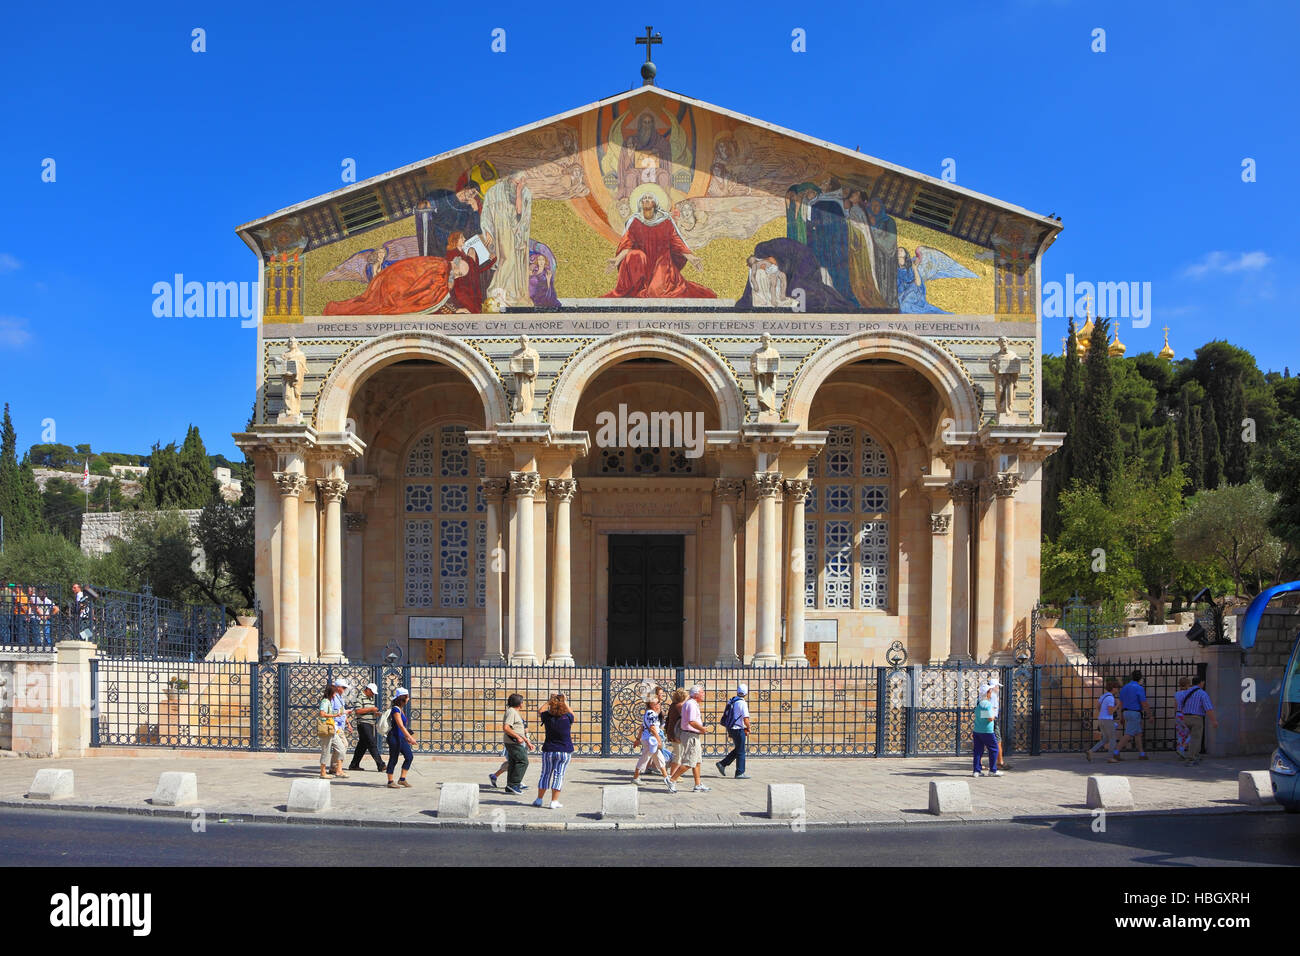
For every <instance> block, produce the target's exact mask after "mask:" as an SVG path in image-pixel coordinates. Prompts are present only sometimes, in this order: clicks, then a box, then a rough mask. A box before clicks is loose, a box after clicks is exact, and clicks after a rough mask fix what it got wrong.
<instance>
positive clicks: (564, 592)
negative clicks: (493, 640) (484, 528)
mask: <svg viewBox="0 0 1300 956" xmlns="http://www.w3.org/2000/svg"><path fill="white" fill-rule="evenodd" d="M546 493H547V494H548V495H550V496H551V497H553V498H555V554H554V557H553V558H552V564H551V567H552V570H551V586H552V589H553V590H552V593H551V653H550V654H549V655H548V656H547V658H546V663H548V664H557V665H561V666H564V667H572V666H573V650H572V648H571V646H570V640H569V624H570V620H571V611H570V608H569V595H570V593H571V591H572V588H571V587H570V584H569V569H570V566H571V565H572V563H573V558H572V555H571V554H570V551H569V504H570V503H571V502H572V501H573V496H574V495H575V494H577V493H578V483H577V481H575V480H574V479H572V478H550V479H548V480H547V482H546Z"/></svg>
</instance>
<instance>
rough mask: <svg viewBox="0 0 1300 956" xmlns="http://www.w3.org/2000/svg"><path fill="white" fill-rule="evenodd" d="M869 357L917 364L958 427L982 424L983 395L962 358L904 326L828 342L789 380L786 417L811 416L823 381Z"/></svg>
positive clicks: (974, 427) (968, 429)
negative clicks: (978, 393) (902, 329)
mask: <svg viewBox="0 0 1300 956" xmlns="http://www.w3.org/2000/svg"><path fill="white" fill-rule="evenodd" d="M865 358H887V359H893V360H894V361H896V362H900V363H902V364H903V365H906V366H908V367H910V368H913V369H915V370H916V371H917V372H919V373H920V374H921V375H923V376H924V377H925V379H926V380H927V381H928V382H929V383H930V384H931V385H932V386H934V388H935V390H936V391H938V393H939V394H940V395H941V396H942V397H943V400H944V402H945V404H946V405H947V407H948V412H949V414H950V415H951V416H952V419H953V422H954V424H953V429H954V430H955V431H959V432H973V431H976V430H977V429H978V428H979V426H980V405H979V401H978V399H977V398H976V396H975V389H974V388H973V387H972V386H971V384H970V382H969V381H968V380H967V378H966V374H965V372H964V371H963V370H962V368H961V366H960V364H958V362H957V360H956V359H954V358H953V357H952V356H951V355H949V354H948V353H947V352H945V351H944V350H943V349H941V348H939V347H938V346H937V345H934V344H933V343H931V342H928V341H926V340H925V339H923V338H921V337H920V336H919V335H913V334H912V333H911V332H900V331H872V332H858V333H856V334H851V335H846V336H844V337H843V338H840V339H836V340H835V341H834V342H832V343H830V344H829V345H827V346H826V347H825V348H824V349H822V350H821V351H820V352H818V353H817V354H816V355H815V356H813V357H812V359H810V360H809V362H808V364H806V365H805V366H804V367H803V370H802V371H800V373H799V375H798V376H797V377H796V378H795V380H794V381H793V382H792V383H791V384H790V390H789V392H788V393H787V397H786V405H785V408H786V411H785V415H786V417H787V418H788V419H790V421H793V422H807V421H808V414H809V412H810V411H811V410H812V403H813V400H814V399H815V398H816V397H817V390H818V389H819V388H821V386H822V384H823V383H824V382H825V381H826V380H827V379H828V378H830V377H831V375H833V374H834V373H835V372H836V371H837V370H838V369H839V368H841V367H842V366H844V365H847V364H849V363H850V362H856V361H860V360H862V359H865Z"/></svg>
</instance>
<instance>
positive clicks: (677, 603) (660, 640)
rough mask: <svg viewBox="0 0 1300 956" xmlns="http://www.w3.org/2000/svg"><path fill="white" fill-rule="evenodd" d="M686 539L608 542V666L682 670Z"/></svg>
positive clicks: (641, 537) (627, 537)
mask: <svg viewBox="0 0 1300 956" xmlns="http://www.w3.org/2000/svg"><path fill="white" fill-rule="evenodd" d="M684 540H685V539H684V537H683V536H682V535H680V534H613V535H610V536H609V662H608V663H609V664H610V665H611V666H617V665H621V664H664V665H672V666H680V665H681V664H683V663H685V661H684V660H683V655H682V625H683V624H684V623H685V618H684V617H683V600H682V592H683V588H684V581H683V578H684V571H685V564H684V560H685V558H684Z"/></svg>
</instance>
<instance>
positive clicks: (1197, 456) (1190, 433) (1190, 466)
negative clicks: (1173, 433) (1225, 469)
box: [1184, 395, 1205, 493]
mask: <svg viewBox="0 0 1300 956" xmlns="http://www.w3.org/2000/svg"><path fill="white" fill-rule="evenodd" d="M1184 397H1186V396H1185V395H1184ZM1203 433H1204V429H1203V427H1202V422H1201V406H1200V405H1193V406H1192V410H1191V413H1190V415H1189V416H1188V423H1187V445H1188V448H1187V457H1186V458H1185V459H1184V461H1186V462H1187V477H1188V478H1190V479H1191V482H1190V484H1189V485H1188V492H1189V493H1190V492H1194V491H1200V490H1201V489H1202V488H1204V487H1205V451H1204V448H1205V442H1204V434H1203Z"/></svg>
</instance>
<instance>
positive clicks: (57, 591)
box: [0, 584, 80, 651]
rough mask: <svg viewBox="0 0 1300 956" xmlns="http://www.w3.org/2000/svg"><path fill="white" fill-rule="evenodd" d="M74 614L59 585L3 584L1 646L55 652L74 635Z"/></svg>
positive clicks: (5, 648) (0, 602) (0, 590)
mask: <svg viewBox="0 0 1300 956" xmlns="http://www.w3.org/2000/svg"><path fill="white" fill-rule="evenodd" d="M77 607H80V605H77ZM74 610H75V609H74ZM74 617H75V614H74V613H70V609H69V608H68V606H67V602H66V601H65V600H64V592H63V588H62V587H60V586H58V585H52V584H30V585H29V584H5V585H4V586H3V587H0V649H2V650H20V651H52V650H54V645H55V644H57V643H58V642H59V641H66V640H68V639H69V638H70V637H71V636H72V634H73V624H74Z"/></svg>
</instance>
